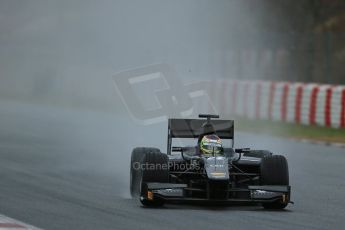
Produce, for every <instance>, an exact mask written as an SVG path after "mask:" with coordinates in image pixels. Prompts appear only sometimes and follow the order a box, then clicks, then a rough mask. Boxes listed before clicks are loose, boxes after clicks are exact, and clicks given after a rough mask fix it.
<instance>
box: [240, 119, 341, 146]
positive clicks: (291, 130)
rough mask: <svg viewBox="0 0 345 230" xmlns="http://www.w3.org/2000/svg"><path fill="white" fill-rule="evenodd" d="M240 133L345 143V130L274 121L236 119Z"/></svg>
mask: <svg viewBox="0 0 345 230" xmlns="http://www.w3.org/2000/svg"><path fill="white" fill-rule="evenodd" d="M235 129H236V130H238V131H244V132H251V133H256V134H268V135H272V136H280V137H289V138H296V139H310V140H318V141H327V142H339V143H345V129H344V128H342V129H335V128H326V127H319V126H307V125H297V124H289V123H283V122H274V121H252V120H247V119H243V118H237V119H235Z"/></svg>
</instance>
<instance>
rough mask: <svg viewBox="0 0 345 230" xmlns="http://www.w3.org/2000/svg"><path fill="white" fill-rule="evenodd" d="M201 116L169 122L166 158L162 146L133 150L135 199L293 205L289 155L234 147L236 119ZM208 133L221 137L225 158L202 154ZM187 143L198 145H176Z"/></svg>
mask: <svg viewBox="0 0 345 230" xmlns="http://www.w3.org/2000/svg"><path fill="white" fill-rule="evenodd" d="M199 117H200V118H201V119H169V124H168V140H167V154H165V153H162V152H161V151H160V150H159V149H157V148H147V147H141V148H135V149H134V150H133V152H132V156H131V170H130V172H131V175H130V179H131V181H130V191H131V195H132V197H137V198H139V199H140V201H141V203H142V204H143V205H144V206H159V205H163V204H164V203H165V202H181V201H182V202H202V203H205V202H211V203H219V204H236V203H237V204H238V203H245V204H262V206H263V207H264V208H268V209H283V208H285V207H286V206H287V204H288V203H292V202H291V201H290V190H291V188H290V186H289V172H288V164H287V161H286V159H285V157H284V156H281V155H273V154H272V153H271V152H270V151H267V150H250V149H234V148H233V147H234V121H233V120H219V119H212V120H211V118H219V116H218V115H207V114H200V115H199ZM204 118H206V119H204ZM209 134H215V135H217V136H218V137H219V138H221V139H222V140H223V148H222V151H221V153H220V154H217V155H216V154H214V155H212V156H207V157H206V156H203V155H202V154H200V150H199V144H198V143H199V142H200V140H201V138H202V137H203V136H205V135H209ZM188 139H189V141H191V140H192V141H193V142H194V146H184V147H181V146H173V145H175V142H176V143H178V144H179V145H181V143H183V142H184V141H187V140H188ZM226 140H227V141H228V145H227V146H226V144H224V143H225V141H226Z"/></svg>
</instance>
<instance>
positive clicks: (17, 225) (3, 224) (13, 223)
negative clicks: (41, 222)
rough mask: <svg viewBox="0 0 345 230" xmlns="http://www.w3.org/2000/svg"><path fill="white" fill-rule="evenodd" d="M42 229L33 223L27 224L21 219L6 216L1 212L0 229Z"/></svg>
mask: <svg viewBox="0 0 345 230" xmlns="http://www.w3.org/2000/svg"><path fill="white" fill-rule="evenodd" d="M5 229H6V230H16V229H18V230H24V229H29V230H42V229H40V228H36V227H34V226H32V225H28V224H25V223H23V222H21V221H18V220H15V219H12V218H10V217H7V216H4V215H1V214H0V230H5Z"/></svg>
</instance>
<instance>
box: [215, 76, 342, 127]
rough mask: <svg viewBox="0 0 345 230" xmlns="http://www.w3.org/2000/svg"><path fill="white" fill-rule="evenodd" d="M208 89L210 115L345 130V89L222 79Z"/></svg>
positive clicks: (331, 86) (321, 85)
mask: <svg viewBox="0 0 345 230" xmlns="http://www.w3.org/2000/svg"><path fill="white" fill-rule="evenodd" d="M208 90H209V91H208V94H209V97H210V100H211V103H210V104H211V105H212V108H209V109H208V112H211V111H214V112H217V113H219V114H221V115H223V116H224V115H232V116H234V115H236V116H241V117H246V118H249V119H261V120H273V121H283V122H289V123H296V124H304V125H319V126H326V127H334V128H345V86H336V85H323V84H315V83H292V82H271V81H240V80H222V81H216V83H215V84H212V85H211V87H210V89H208Z"/></svg>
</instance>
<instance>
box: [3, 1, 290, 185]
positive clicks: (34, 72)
mask: <svg viewBox="0 0 345 230" xmlns="http://www.w3.org/2000/svg"><path fill="white" fill-rule="evenodd" d="M266 6H267V5H265V3H264V1H259V2H256V1H242V0H241V1H240V0H237V1H236V0H232V1H230V0H217V1H206V0H187V1H186V0H178V1H166V0H146V1H142V0H131V1H127V0H116V1H110V0H109V1H106V0H102V1H95V0H94V1H89V0H88V1H84V0H83V1H79V0H74V1H67V0H64V1H45V0H30V1H20V0H2V1H1V2H0V69H1V71H0V99H1V104H2V106H1V107H0V112H1V120H0V122H1V126H0V127H1V130H2V133H3V138H2V144H3V145H8V146H10V148H17V147H18V146H22V149H21V150H20V151H23V154H25V152H26V151H28V149H30V150H31V151H33V152H35V151H38V152H42V153H44V154H57V155H59V154H60V155H61V159H62V160H61V161H57V163H56V166H57V167H58V168H59V169H61V170H62V169H64V170H66V168H68V170H71V169H73V170H78V169H80V170H89V171H90V172H92V171H97V172H99V171H101V172H110V173H111V174H114V175H115V174H116V175H117V177H119V178H122V181H123V183H125V184H126V183H128V182H127V181H128V175H127V172H128V164H129V162H128V161H129V157H130V151H131V149H132V148H133V147H135V146H155V147H160V148H162V149H165V148H164V146H165V141H166V137H165V135H166V123H164V122H160V123H156V124H151V125H142V124H141V123H140V122H139V123H138V122H136V121H135V120H133V116H130V114H129V113H128V112H127V110H126V106H125V104H126V103H124V101H123V98H122V99H121V98H120V96H119V93H118V91H117V90H116V87H114V81H113V76H114V75H116V74H117V73H119V72H121V71H123V70H130V69H133V68H138V67H145V66H147V65H152V64H157V63H164V64H167V65H168V66H170V67H171V68H172V69H173V70H174V71H175V72H176V75H174V77H176V78H179V80H180V81H181V82H182V83H185V82H190V81H199V80H212V79H218V78H237V77H238V74H239V73H240V72H241V75H242V76H247V77H250V78H253V77H254V76H255V78H259V77H260V75H259V74H257V72H256V69H255V68H252V67H251V66H250V59H248V63H249V64H248V65H247V66H244V67H243V66H240V63H242V62H241V60H240V58H239V55H238V53H239V52H242V51H243V50H245V49H246V48H248V47H251V46H260V44H264V43H267V42H268V41H267V37H265V32H264V30H265V28H267V25H266V24H265V23H266V22H270V25H272V24H275V26H277V25H279V23H280V25H281V26H282V27H284V25H285V24H284V23H285V22H284V20H283V19H279V20H278V17H275V16H278V14H279V12H275V11H273V10H272V9H270V8H269V7H268V8H267V7H266ZM271 17H273V18H275V19H274V20H273V21H272V20H271ZM246 61H247V60H246ZM143 92H146V93H144V94H142V95H141V96H140V97H142V98H147V97H149V95H150V93H151V92H150V90H146V91H145V90H143ZM124 100H126V98H125V99H124ZM148 100H151V99H148ZM167 115H168V116H169V115H170V114H167ZM42 148H43V150H42ZM47 148H48V149H47ZM51 148H52V149H54V150H51ZM24 149H25V150H24ZM66 159H67V160H66ZM66 162H69V163H66ZM123 162H126V163H123ZM122 176H124V177H122Z"/></svg>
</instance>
